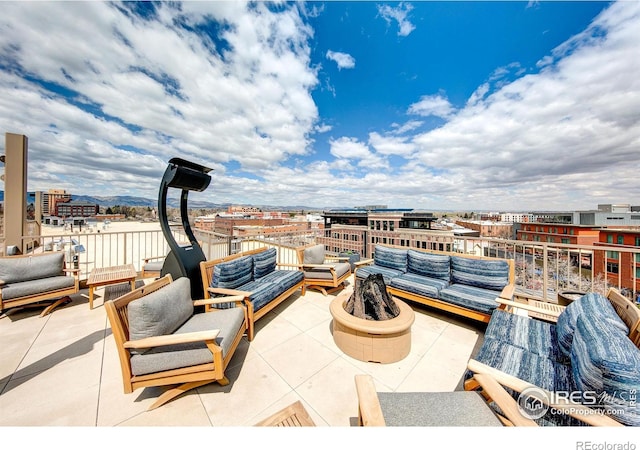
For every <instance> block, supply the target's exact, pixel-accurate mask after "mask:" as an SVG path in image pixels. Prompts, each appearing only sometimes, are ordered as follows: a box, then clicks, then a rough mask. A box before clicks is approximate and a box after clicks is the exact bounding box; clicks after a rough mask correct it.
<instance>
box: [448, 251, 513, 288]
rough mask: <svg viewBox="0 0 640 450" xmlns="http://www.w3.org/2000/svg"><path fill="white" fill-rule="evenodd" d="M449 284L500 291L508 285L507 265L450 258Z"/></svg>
mask: <svg viewBox="0 0 640 450" xmlns="http://www.w3.org/2000/svg"><path fill="white" fill-rule="evenodd" d="M451 282H452V283H461V284H466V285H468V286H475V287H479V288H483V289H493V290H498V291H500V290H502V288H504V287H505V286H506V285H507V284H509V263H507V261H499V260H484V259H475V258H465V257H461V256H452V257H451Z"/></svg>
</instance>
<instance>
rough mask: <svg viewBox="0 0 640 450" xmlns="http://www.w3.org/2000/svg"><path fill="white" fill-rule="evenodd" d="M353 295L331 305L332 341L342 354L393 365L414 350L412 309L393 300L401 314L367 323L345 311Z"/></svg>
mask: <svg viewBox="0 0 640 450" xmlns="http://www.w3.org/2000/svg"><path fill="white" fill-rule="evenodd" d="M350 295H351V292H350V291H348V292H345V293H343V294H341V295H339V296H337V297H336V298H335V299H333V301H332V302H331V305H330V306H329V310H330V311H331V316H332V317H333V322H332V323H333V325H332V327H333V340H334V341H335V343H336V345H337V346H338V348H340V350H342V351H343V352H344V353H346V354H347V355H349V356H351V357H352V358H355V359H358V360H360V361H365V362H376V363H382V364H387V363H393V362H397V361H401V360H402V359H404V358H405V357H406V356H407V355H408V354H409V351H410V350H411V325H412V324H413V321H414V320H415V313H414V312H413V309H411V307H410V306H409V305H407V304H406V303H404V302H403V301H401V300H399V299H397V298H395V297H394V298H393V300H394V301H395V302H396V304H397V305H398V307H399V308H400V314H399V315H398V316H397V317H394V318H393V319H389V320H366V319H360V318H358V317H355V316H352V315H351V314H349V313H348V312H347V311H345V309H344V307H345V304H346V302H347V300H348V299H349V297H350Z"/></svg>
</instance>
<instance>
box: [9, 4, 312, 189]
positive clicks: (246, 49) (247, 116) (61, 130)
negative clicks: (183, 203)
mask: <svg viewBox="0 0 640 450" xmlns="http://www.w3.org/2000/svg"><path fill="white" fill-rule="evenodd" d="M131 4H132V3H130V4H120V3H102V2H78V3H74V4H73V5H70V4H68V3H65V2H39V3H37V4H34V3H29V2H8V3H5V4H3V14H2V16H1V17H0V29H2V30H3V32H2V33H0V49H1V50H0V59H2V60H3V61H5V63H6V62H8V61H12V67H13V70H12V71H6V70H5V71H2V72H0V77H1V78H0V117H2V120H3V122H4V123H5V127H7V129H8V130H12V131H13V132H18V133H24V134H27V135H28V137H29V142H30V155H29V159H30V167H31V172H30V176H29V183H30V186H29V188H30V189H36V188H37V189H48V188H50V187H54V186H51V185H50V181H49V179H48V177H47V176H46V174H45V173H43V172H41V171H40V170H37V169H39V168H40V167H44V165H39V164H41V161H42V162H43V161H47V160H48V159H49V158H52V157H53V158H57V159H58V160H67V161H71V162H73V165H75V166H76V167H75V168H73V167H72V166H70V165H67V166H66V167H67V168H66V169H65V168H64V167H63V168H61V172H60V173H59V176H60V177H65V179H67V180H69V183H71V184H75V185H76V186H78V187H77V188H76V189H75V190H76V191H78V190H82V191H83V193H86V194H90V193H99V192H104V190H103V188H102V186H101V185H100V184H99V183H96V182H95V178H99V177H100V176H101V175H100V174H99V175H95V173H96V170H95V168H97V167H99V168H105V169H109V170H108V171H109V172H111V174H110V177H112V178H113V177H120V178H121V179H122V180H123V181H122V183H123V184H122V186H126V182H127V180H128V179H129V173H130V172H131V171H137V172H140V171H141V170H142V169H141V168H142V167H146V168H148V170H145V178H142V180H144V182H140V179H138V182H137V183H135V185H134V186H130V187H129V189H130V190H136V191H140V190H141V189H142V190H144V191H145V194H147V193H153V192H154V191H155V190H156V189H157V187H156V186H154V185H156V184H157V179H158V178H159V176H160V175H161V173H162V170H163V166H164V165H166V161H168V159H170V158H171V157H173V156H181V157H184V158H186V159H192V160H194V161H198V162H201V163H203V164H205V165H208V166H219V165H220V164H222V163H227V162H230V161H237V162H238V163H239V164H240V166H241V167H242V168H243V169H244V170H246V171H254V172H256V173H259V172H260V171H261V170H265V169H266V168H268V167H270V166H272V165H274V164H280V163H282V162H284V161H286V160H287V159H288V158H289V157H291V156H293V155H303V154H306V153H308V152H309V151H310V145H311V142H312V141H311V140H310V138H309V135H310V133H312V132H313V130H314V127H315V125H316V122H317V120H318V111H317V107H316V105H315V103H314V101H313V98H312V97H311V90H312V89H313V88H314V87H315V86H316V84H317V83H318V80H317V75H316V69H314V68H312V67H311V64H310V48H309V45H308V41H309V39H310V38H311V36H312V34H313V30H312V29H311V28H310V27H309V25H308V24H306V23H304V22H303V20H302V18H301V17H300V14H299V12H298V10H297V8H296V6H295V5H292V6H288V7H286V8H279V9H278V12H273V11H272V10H270V9H269V8H268V6H267V5H266V4H264V3H261V2H258V3H256V4H254V5H252V6H250V7H249V6H248V5H247V4H245V3H241V2H185V3H182V4H181V5H180V9H178V8H177V7H175V5H174V4H172V3H165V2H159V3H155V4H154V5H155V8H156V14H155V15H153V16H150V17H147V18H145V19H142V18H140V17H138V16H136V15H134V14H131V13H129V12H127V13H124V11H125V10H127V9H128V8H129V5H131ZM70 18H72V19H73V20H70ZM214 18H215V20H217V21H218V22H219V23H220V24H222V25H220V26H219V34H218V36H217V38H216V39H217V40H216V41H215V42H214V41H213V40H208V38H203V35H201V34H200V35H198V34H195V33H193V32H192V31H190V29H193V28H194V27H198V26H200V27H206V26H210V25H211V24H210V23H209V22H208V21H210V20H213V19H214ZM16 24H20V31H19V32H18V30H16V29H15V27H16ZM181 24H188V27H183V26H181ZM22 73H29V74H30V75H31V76H32V77H33V78H40V79H42V80H46V81H47V82H50V83H55V84H57V85H59V86H61V87H63V88H64V89H68V90H71V91H74V92H76V93H78V94H79V95H78V97H77V99H84V100H83V101H84V102H87V103H90V104H92V105H95V110H96V111H97V112H98V115H97V116H95V115H93V114H91V112H87V111H83V110H82V109H80V108H78V107H77V106H76V105H75V104H73V103H71V102H68V101H67V100H66V99H65V98H64V97H63V96H56V95H53V94H52V93H51V92H48V91H45V90H44V89H43V88H41V87H39V86H38V85H37V84H36V83H33V82H28V81H26V80H25V79H24V78H22V76H21V75H22ZM18 92H19V93H20V95H16V94H17V93H18ZM28 105H29V106H28ZM99 111H102V112H103V113H104V114H106V115H108V116H110V117H111V118H112V119H111V120H105V119H102V118H101V117H100V114H99ZM51 129H53V130H55V131H56V133H49V130H51ZM67 137H72V138H71V139H66V140H65V138H67ZM92 143H101V146H100V147H101V149H102V150H101V153H100V154H101V155H109V154H111V156H112V157H113V159H112V160H109V159H108V158H100V157H99V156H98V154H96V153H94V152H91V151H87V149H88V148H89V147H90V146H91V145H92ZM118 146H126V147H127V148H130V147H135V148H137V149H139V151H142V155H140V153H139V152H138V153H133V152H130V151H129V150H124V149H120V148H118ZM125 156H130V157H131V158H132V159H133V161H131V163H127V164H126V165H125V164H123V163H122V162H123V161H126V160H127V159H126V158H124V157H125ZM145 158H146V159H147V160H145ZM148 159H151V160H152V161H153V162H152V163H150V161H149V160H148ZM136 160H137V162H135V161H136ZM78 168H80V169H83V168H84V170H78ZM88 168H93V170H88ZM66 172H68V173H66ZM146 184H149V185H150V187H149V188H148V189H147V188H146V187H145V186H146ZM153 196H155V194H152V195H151V197H153Z"/></svg>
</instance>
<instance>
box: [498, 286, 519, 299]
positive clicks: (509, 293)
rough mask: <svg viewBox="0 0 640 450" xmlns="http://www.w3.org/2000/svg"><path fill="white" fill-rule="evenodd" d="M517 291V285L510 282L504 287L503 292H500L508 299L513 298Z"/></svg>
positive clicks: (502, 296)
mask: <svg viewBox="0 0 640 450" xmlns="http://www.w3.org/2000/svg"><path fill="white" fill-rule="evenodd" d="M515 291H516V286H515V285H514V284H508V285H506V286H505V287H504V289H502V292H500V297H501V298H504V299H506V300H512V299H513V295H514V294H515Z"/></svg>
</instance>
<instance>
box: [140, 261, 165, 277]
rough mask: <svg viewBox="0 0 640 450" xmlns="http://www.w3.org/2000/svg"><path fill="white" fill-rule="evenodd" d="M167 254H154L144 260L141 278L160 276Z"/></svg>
mask: <svg viewBox="0 0 640 450" xmlns="http://www.w3.org/2000/svg"><path fill="white" fill-rule="evenodd" d="M166 258H167V257H166V256H152V257H150V258H144V259H143V260H142V270H141V271H140V278H160V274H161V272H162V266H163V265H164V260H165V259H166Z"/></svg>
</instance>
